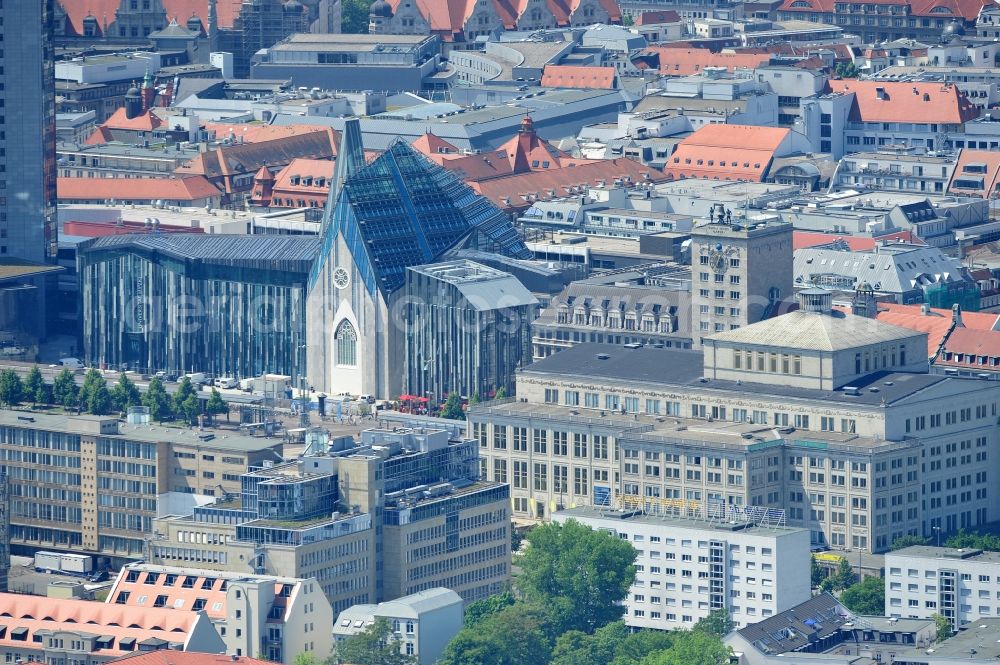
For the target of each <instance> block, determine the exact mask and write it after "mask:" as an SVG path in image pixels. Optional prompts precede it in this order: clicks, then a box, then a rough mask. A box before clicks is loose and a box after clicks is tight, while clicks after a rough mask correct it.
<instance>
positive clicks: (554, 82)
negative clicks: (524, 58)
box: [541, 65, 615, 90]
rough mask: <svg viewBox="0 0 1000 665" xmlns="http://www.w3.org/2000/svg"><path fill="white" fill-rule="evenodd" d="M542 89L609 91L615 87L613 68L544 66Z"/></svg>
mask: <svg viewBox="0 0 1000 665" xmlns="http://www.w3.org/2000/svg"><path fill="white" fill-rule="evenodd" d="M541 85H542V87H546V88H584V89H588V90H589V89H596V90H611V89H613V88H614V87H615V68H614V67H585V66H577V65H545V69H544V70H542V81H541Z"/></svg>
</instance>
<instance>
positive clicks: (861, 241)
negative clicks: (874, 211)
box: [792, 231, 926, 252]
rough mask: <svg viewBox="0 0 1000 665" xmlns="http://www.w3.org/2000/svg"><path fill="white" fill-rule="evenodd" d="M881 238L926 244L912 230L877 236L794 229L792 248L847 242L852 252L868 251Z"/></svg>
mask: <svg viewBox="0 0 1000 665" xmlns="http://www.w3.org/2000/svg"><path fill="white" fill-rule="evenodd" d="M881 240H889V241H895V240H901V241H903V242H910V243H914V244H917V245H924V244H926V243H924V241H923V240H921V239H920V238H919V237H917V236H916V235H914V234H913V232H912V231H896V232H894V233H889V234H886V235H884V236H878V237H877V238H868V237H864V236H852V235H843V234H839V233H819V232H816V231H792V249H793V250H796V249H805V248H807V247H819V246H822V245H829V244H831V243H835V242H842V243H845V244H846V245H847V246H848V247H849V248H850V250H851V251H852V252H868V251H871V250H873V249H874V248H875V245H876V244H877V243H878V242H879V241H881Z"/></svg>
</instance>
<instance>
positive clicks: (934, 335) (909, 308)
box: [875, 303, 951, 358]
mask: <svg viewBox="0 0 1000 665" xmlns="http://www.w3.org/2000/svg"><path fill="white" fill-rule="evenodd" d="M887 305H888V307H887ZM898 307H899V308H897V307H895V306H893V305H891V304H889V303H879V311H878V314H876V315H875V318H876V320H878V321H880V322H881V323H888V324H891V325H894V326H898V327H900V328H908V329H909V330H916V331H917V332H922V333H927V357H928V358H931V357H933V356H934V355H935V354H936V353H937V352H938V350H939V349H940V348H941V343H942V342H943V341H944V338H945V336H946V335H947V334H948V331H949V330H951V312H950V311H948V310H931V311H930V313H929V314H923V313H921V310H920V305H900V306H898ZM942 312H945V313H944V314H942Z"/></svg>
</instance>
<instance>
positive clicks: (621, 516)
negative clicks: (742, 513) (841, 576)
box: [556, 506, 805, 537]
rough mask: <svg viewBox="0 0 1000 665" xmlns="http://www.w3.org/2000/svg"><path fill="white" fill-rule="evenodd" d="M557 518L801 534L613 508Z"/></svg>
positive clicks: (566, 512)
mask: <svg viewBox="0 0 1000 665" xmlns="http://www.w3.org/2000/svg"><path fill="white" fill-rule="evenodd" d="M556 514H557V515H563V516H564V517H572V518H580V519H599V520H607V521H609V522H614V523H615V524H636V523H639V524H651V525H653V526H659V527H662V528H664V529H712V530H717V531H719V532H730V533H747V534H752V535H755V536H762V537H767V536H781V535H786V534H790V533H798V532H800V531H805V529H801V528H799V527H788V526H757V525H756V524H752V523H749V522H747V523H739V524H735V525H734V524H732V523H730V522H724V521H721V520H706V519H701V518H695V517H691V518H684V517H675V516H672V515H646V514H644V513H640V512H636V511H625V512H621V511H618V510H615V509H613V508H600V507H597V506H578V507H576V508H568V509H566V510H560V511H558V512H557V513H556Z"/></svg>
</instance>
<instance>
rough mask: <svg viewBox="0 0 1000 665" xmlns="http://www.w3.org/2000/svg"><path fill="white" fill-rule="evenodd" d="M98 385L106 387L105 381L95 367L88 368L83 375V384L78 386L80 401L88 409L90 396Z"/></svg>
mask: <svg viewBox="0 0 1000 665" xmlns="http://www.w3.org/2000/svg"><path fill="white" fill-rule="evenodd" d="M99 386H104V387H105V388H107V381H105V380H104V377H103V376H101V373H100V372H98V371H97V370H96V369H94V368H90V369H88V370H87V373H86V374H84V375H83V386H82V387H81V388H80V402H81V403H82V404H83V405H84V407H85V408H87V409H88V410H89V409H90V396H91V395H92V394H93V393H94V391H95V390H97V389H98V387H99Z"/></svg>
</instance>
